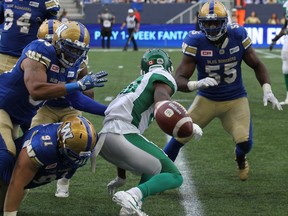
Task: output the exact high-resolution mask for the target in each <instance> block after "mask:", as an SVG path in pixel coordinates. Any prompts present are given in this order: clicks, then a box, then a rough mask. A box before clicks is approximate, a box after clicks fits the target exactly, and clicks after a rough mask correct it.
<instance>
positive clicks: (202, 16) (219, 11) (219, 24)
mask: <svg viewBox="0 0 288 216" xmlns="http://www.w3.org/2000/svg"><path fill="white" fill-rule="evenodd" d="M198 23H199V27H200V29H201V30H202V32H204V33H205V35H206V37H207V38H208V39H209V40H211V41H217V40H218V39H220V38H221V37H222V36H223V35H224V34H225V33H226V32H227V23H228V13H227V10H226V8H225V6H224V5H223V4H222V3H221V2H219V1H218V0H209V1H208V2H206V3H205V4H204V5H203V6H202V8H201V9H200V11H199V15H198Z"/></svg>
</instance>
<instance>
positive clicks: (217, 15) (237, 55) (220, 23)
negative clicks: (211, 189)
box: [164, 0, 282, 180]
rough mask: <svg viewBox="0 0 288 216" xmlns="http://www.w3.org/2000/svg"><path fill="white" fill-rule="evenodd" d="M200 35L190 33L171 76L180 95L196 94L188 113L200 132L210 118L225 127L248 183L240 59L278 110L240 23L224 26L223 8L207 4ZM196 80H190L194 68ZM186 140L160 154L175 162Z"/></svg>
mask: <svg viewBox="0 0 288 216" xmlns="http://www.w3.org/2000/svg"><path fill="white" fill-rule="evenodd" d="M198 22H199V26H200V29H201V31H191V32H189V34H188V35H187V36H186V38H185V39H184V41H183V44H182V52H183V57H182V61H181V63H180V65H179V66H178V68H177V70H176V74H175V80H176V83H177V86H178V89H179V91H182V92H191V91H195V90H198V92H197V96H196V97H195V99H194V101H193V103H192V105H191V107H190V108H189V110H188V113H189V114H190V116H191V117H192V119H193V122H194V123H196V124H198V125H199V126H200V127H201V128H202V129H203V128H205V127H206V126H207V125H208V124H209V123H210V122H211V121H212V120H213V119H214V118H219V119H220V121H221V123H222V126H223V128H224V129H225V130H226V131H227V132H228V133H229V134H230V135H231V137H232V138H233V141H234V143H235V144H236V148H235V159H236V162H237V166H238V174H239V178H240V179H241V180H246V179H247V178H248V172H249V165H248V162H247V159H246V155H247V154H248V153H249V152H250V150H251V148H252V144H253V139H252V121H251V115H250V109H249V104H248V99H247V92H246V90H245V88H244V85H243V80H242V70H241V63H242V60H244V62H245V63H246V64H247V65H248V66H249V67H250V68H252V69H253V70H254V72H255V76H256V78H257V80H258V82H259V84H260V86H262V89H263V94H264V96H263V102H264V106H266V105H267V103H268V102H271V103H272V107H273V108H274V107H276V108H277V109H278V110H282V107H281V105H280V104H279V102H278V100H277V99H276V97H275V96H274V94H273V93H272V89H271V85H270V79H269V74H268V71H267V69H266V67H265V65H264V64H263V63H262V62H261V60H260V59H259V58H258V57H257V55H256V53H255V50H254V49H253V47H252V41H251V39H250V38H249V36H248V35H247V32H246V30H245V28H243V27H242V26H239V25H238V24H234V23H233V24H231V25H228V24H227V23H228V14H227V11H226V8H225V6H224V5H223V4H222V3H221V2H219V1H217V0H215V1H214V0H211V1H208V2H207V3H205V4H204V5H203V6H202V8H201V9H200V11H199V15H198ZM196 68H197V71H198V81H190V80H189V79H190V77H191V76H192V75H193V73H194V71H195V69H196ZM189 140H190V139H177V138H172V139H171V140H170V141H169V143H168V144H167V145H166V146H165V148H164V151H165V152H166V153H167V154H168V156H169V157H170V158H171V159H172V160H173V161H174V160H175V159H176V157H177V155H178V152H179V150H180V148H181V147H183V146H184V144H185V143H187V142H189Z"/></svg>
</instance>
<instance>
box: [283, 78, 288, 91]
mask: <svg viewBox="0 0 288 216" xmlns="http://www.w3.org/2000/svg"><path fill="white" fill-rule="evenodd" d="M284 79H285V86H286V90H287V92H288V74H284Z"/></svg>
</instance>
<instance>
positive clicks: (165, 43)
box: [86, 24, 284, 48]
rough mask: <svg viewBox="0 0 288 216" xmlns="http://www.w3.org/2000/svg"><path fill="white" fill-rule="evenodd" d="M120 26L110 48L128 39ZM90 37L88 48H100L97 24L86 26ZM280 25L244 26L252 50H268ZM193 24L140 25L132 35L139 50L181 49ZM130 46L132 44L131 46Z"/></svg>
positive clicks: (280, 40) (119, 45)
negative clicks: (250, 40) (251, 44)
mask: <svg viewBox="0 0 288 216" xmlns="http://www.w3.org/2000/svg"><path fill="white" fill-rule="evenodd" d="M120 26H121V25H120V24H116V25H114V26H113V32H112V37H111V48H123V47H124V45H125V43H126V40H127V38H128V34H127V29H126V28H124V29H123V30H121V29H120ZM86 27H87V28H88V30H89V32H90V35H91V43H90V46H91V47H94V48H97V47H98V48H101V32H100V31H101V27H100V25H98V24H95V25H94V24H87V25H86ZM281 27H282V26H281V25H259V24H258V25H245V28H246V30H247V32H248V35H249V36H250V37H251V39H252V42H253V46H254V48H268V47H269V45H270V43H271V40H272V39H273V38H274V37H275V35H276V34H277V33H278V32H279V31H280V30H281ZM194 29H195V25H194V24H163V25H148V24H141V26H140V31H139V32H137V33H135V34H134V37H135V39H136V41H137V44H138V47H139V48H150V47H159V48H160V47H161V48H181V44H182V41H183V39H184V37H185V36H186V35H187V34H188V32H189V31H191V30H194ZM283 43H284V37H282V38H280V39H279V40H278V41H277V44H276V45H275V46H274V48H281V45H282V44H283ZM131 46H132V44H131Z"/></svg>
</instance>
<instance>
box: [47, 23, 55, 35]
mask: <svg viewBox="0 0 288 216" xmlns="http://www.w3.org/2000/svg"><path fill="white" fill-rule="evenodd" d="M53 24H54V21H53V20H48V34H53V33H54V30H53Z"/></svg>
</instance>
